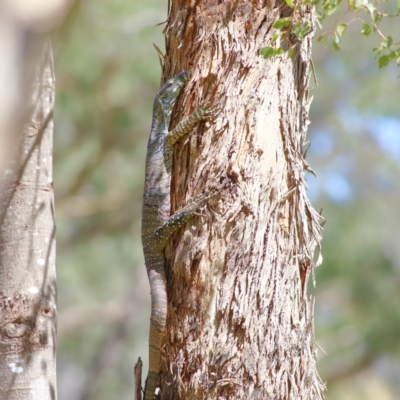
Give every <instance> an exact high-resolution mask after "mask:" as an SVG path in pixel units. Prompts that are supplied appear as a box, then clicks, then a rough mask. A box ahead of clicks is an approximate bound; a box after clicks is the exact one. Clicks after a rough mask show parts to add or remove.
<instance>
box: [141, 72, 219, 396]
mask: <svg viewBox="0 0 400 400" xmlns="http://www.w3.org/2000/svg"><path fill="white" fill-rule="evenodd" d="M187 77H188V74H187V73H186V72H182V73H180V74H179V75H177V76H175V77H174V78H171V79H170V80H168V81H167V82H166V83H165V84H164V86H162V87H161V89H160V90H159V92H158V93H157V96H156V98H155V100H154V106H153V122H152V127H151V133H150V138H149V142H148V146H147V156H146V173H145V185H144V194H143V209H142V244H143V253H144V258H145V264H146V269H147V274H148V278H149V282H150V289H151V318H150V335H149V373H148V376H147V382H146V385H145V396H144V400H153V399H154V396H155V389H156V387H157V385H158V376H159V371H160V363H161V355H160V349H161V345H162V340H163V335H164V330H165V323H166V318H167V291H166V278H165V269H164V268H165V258H164V248H165V245H166V244H167V242H168V239H169V238H170V237H171V235H172V233H173V232H174V231H175V230H176V229H178V228H179V227H180V226H182V225H184V224H185V223H186V222H187V221H188V220H189V219H190V218H191V217H192V216H193V215H194V214H195V212H196V210H197V209H198V208H199V207H200V206H201V205H202V204H203V203H204V202H205V201H207V200H208V199H209V198H210V197H211V196H208V195H207V194H203V195H200V196H198V197H197V198H195V199H194V200H193V201H192V202H191V203H189V204H188V205H187V206H186V207H185V208H183V209H182V210H180V211H178V212H177V213H175V214H174V215H173V216H172V217H170V210H171V199H170V189H171V169H172V158H173V145H174V143H175V142H176V141H177V140H179V139H180V138H181V137H183V136H184V135H185V134H187V133H188V132H189V131H190V130H191V129H192V128H193V127H194V126H195V125H196V124H197V123H198V122H199V121H201V120H203V119H205V118H207V117H208V116H210V115H212V113H213V112H214V110H215V109H214V107H212V106H211V105H206V106H205V107H203V108H198V109H197V110H196V111H195V112H194V113H193V114H191V115H190V116H188V117H186V118H184V119H183V120H182V121H181V122H180V123H179V124H178V125H177V126H176V128H175V129H173V130H172V131H171V132H169V131H168V127H169V123H170V119H171V114H172V110H173V107H174V105H175V103H176V100H177V98H178V95H179V92H180V91H181V89H182V87H183V85H184V83H185V82H186V80H187Z"/></svg>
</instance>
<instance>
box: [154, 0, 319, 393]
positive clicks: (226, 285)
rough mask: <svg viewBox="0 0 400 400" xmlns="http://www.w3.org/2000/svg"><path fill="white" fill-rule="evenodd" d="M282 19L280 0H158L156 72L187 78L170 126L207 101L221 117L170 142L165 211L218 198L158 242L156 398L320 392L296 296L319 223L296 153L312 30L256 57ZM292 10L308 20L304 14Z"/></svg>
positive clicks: (302, 133) (305, 307)
mask: <svg viewBox="0 0 400 400" xmlns="http://www.w3.org/2000/svg"><path fill="white" fill-rule="evenodd" d="M292 13H293V10H291V9H290V8H289V7H288V6H287V5H286V3H284V2H273V1H268V2H261V1H219V2H217V1H190V2H189V1H170V5H169V16H168V20H167V25H166V28H165V35H166V55H165V57H164V59H163V60H162V63H163V78H164V80H165V79H167V78H168V77H171V76H174V75H175V74H177V73H179V72H181V71H183V70H187V71H188V72H189V81H188V83H187V85H186V87H185V89H184V91H183V94H181V97H180V99H179V103H178V106H177V107H176V110H175V112H174V115H173V123H172V126H174V125H175V124H176V123H177V122H178V121H179V120H180V119H182V118H183V116H184V115H188V114H190V113H191V112H193V110H194V109H195V108H196V107H198V105H200V104H202V103H204V102H206V101H210V100H211V101H212V102H215V103H219V104H220V106H221V113H220V114H219V115H218V117H217V118H216V119H215V120H214V121H212V122H206V123H203V124H201V125H200V126H199V127H198V129H197V130H196V131H195V132H193V133H192V134H191V135H190V136H189V137H188V138H187V139H186V140H185V139H183V140H182V141H181V142H180V143H178V144H177V145H176V146H175V151H174V169H173V182H172V188H171V196H172V207H173V210H171V212H174V211H176V210H177V209H179V208H181V207H183V206H184V205H185V204H186V203H187V202H188V201H189V199H190V196H193V197H194V196H197V195H198V194H200V193H202V192H204V191H205V190H207V191H208V192H210V193H216V194H218V195H219V197H217V198H214V199H211V200H210V201H209V203H208V205H207V206H206V207H204V210H203V211H202V215H201V216H198V217H196V218H195V219H194V220H193V221H191V222H190V223H188V224H187V226H186V228H185V229H184V230H180V231H179V232H177V233H176V234H175V236H174V240H171V242H170V244H169V245H168V247H167V250H166V257H167V265H168V266H167V273H168V303H169V309H168V321H167V332H166V340H165V345H164V346H163V349H162V372H161V398H162V399H260V400H265V399H320V398H323V390H324V385H323V384H322V382H321V380H320V378H319V376H318V374H317V370H316V349H315V346H314V326H313V300H312V299H311V298H310V297H308V295H307V293H306V290H307V281H308V278H309V276H310V274H311V273H312V271H313V268H314V267H315V262H314V261H313V255H314V250H315V248H316V247H318V248H319V247H320V241H321V227H320V225H319V219H320V216H319V215H318V213H317V212H316V211H315V210H314V209H313V208H312V206H311V205H310V202H309V200H308V199H307V196H306V181H305V174H304V169H305V166H306V165H308V164H306V161H305V160H304V157H303V153H302V152H303V146H304V145H305V141H306V131H307V126H308V124H309V121H308V109H309V104H310V99H309V89H308V85H309V79H310V70H309V65H310V60H311V45H312V36H313V30H312V29H311V30H310V32H309V34H308V35H306V37H305V39H304V40H303V41H301V42H299V41H298V40H297V39H296V37H294V36H293V35H290V34H283V36H282V39H281V41H280V45H281V46H282V48H283V49H284V50H287V49H288V48H289V47H290V45H293V44H296V46H295V51H294V55H293V57H292V58H288V57H287V55H285V54H283V55H282V56H276V57H273V58H271V59H268V60H265V59H264V58H262V57H260V55H259V52H260V49H261V48H262V47H264V46H271V37H272V35H273V34H274V33H275V32H276V31H275V30H274V29H273V28H272V24H273V23H274V22H275V21H276V20H277V19H279V18H281V17H285V16H289V15H292ZM295 18H297V20H298V21H301V22H305V21H309V22H311V23H313V20H314V11H313V9H312V8H310V7H302V8H300V9H298V10H297V11H296V15H295ZM185 193H186V195H184V194H185ZM318 263H319V261H318Z"/></svg>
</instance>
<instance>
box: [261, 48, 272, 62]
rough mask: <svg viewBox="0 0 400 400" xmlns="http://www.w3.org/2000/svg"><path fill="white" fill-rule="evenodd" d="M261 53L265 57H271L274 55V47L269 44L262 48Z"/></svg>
mask: <svg viewBox="0 0 400 400" xmlns="http://www.w3.org/2000/svg"><path fill="white" fill-rule="evenodd" d="M260 55H261V56H263V57H264V58H265V59H267V58H270V57H272V56H273V55H274V49H273V48H272V47H269V46H265V47H263V48H262V49H261V50H260Z"/></svg>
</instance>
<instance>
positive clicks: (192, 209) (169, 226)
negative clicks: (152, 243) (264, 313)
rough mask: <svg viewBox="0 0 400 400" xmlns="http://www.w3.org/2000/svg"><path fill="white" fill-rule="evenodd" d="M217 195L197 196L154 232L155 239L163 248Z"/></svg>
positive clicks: (205, 194)
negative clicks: (174, 234) (177, 231)
mask: <svg viewBox="0 0 400 400" xmlns="http://www.w3.org/2000/svg"><path fill="white" fill-rule="evenodd" d="M215 196H216V195H215V194H212V195H210V194H208V193H207V192H206V193H204V194H201V195H200V196H197V197H196V198H195V199H194V200H192V201H191V202H190V203H189V204H188V205H187V206H186V207H184V208H182V209H181V210H179V211H177V212H176V213H175V214H174V215H172V216H171V217H170V218H169V219H168V221H167V222H165V224H163V225H161V226H160V227H159V228H157V229H156V231H155V232H154V237H155V239H156V241H157V243H159V244H160V246H161V247H164V246H165V245H166V244H167V242H168V240H169V238H170V237H171V235H172V234H173V233H174V232H175V231H176V230H177V229H178V228H180V227H181V226H183V225H184V224H185V223H186V222H187V221H188V220H189V219H190V218H192V217H193V216H194V215H196V211H197V210H198V209H199V208H200V207H201V206H202V205H203V204H204V203H205V202H206V201H207V200H209V199H211V198H212V197H215Z"/></svg>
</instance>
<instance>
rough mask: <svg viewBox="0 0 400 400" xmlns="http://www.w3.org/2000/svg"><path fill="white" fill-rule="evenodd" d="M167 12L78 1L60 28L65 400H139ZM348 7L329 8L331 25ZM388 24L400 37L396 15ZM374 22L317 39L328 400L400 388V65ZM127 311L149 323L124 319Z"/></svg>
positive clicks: (316, 183)
mask: <svg viewBox="0 0 400 400" xmlns="http://www.w3.org/2000/svg"><path fill="white" fill-rule="evenodd" d="M388 4H392V3H391V2H389V3H388ZM159 7H160V3H159V2H158V1H151V0H149V1H146V2H143V3H141V2H140V1H137V2H126V1H124V0H120V1H117V2H113V3H109V2H102V1H100V0H98V1H93V2H91V3H85V4H83V3H82V4H80V3H78V5H77V7H76V9H75V10H74V13H73V14H72V15H71V17H70V19H69V21H68V23H67V24H66V25H65V27H64V28H63V30H62V31H60V33H59V34H58V35H57V37H56V38H55V43H54V46H55V47H54V48H55V54H56V55H55V62H56V76H57V90H58V95H57V96H58V97H57V105H56V113H55V118H56V137H55V140H56V142H55V187H56V195H57V200H56V204H57V224H58V232H57V234H58V271H59V274H58V277H59V281H60V284H59V307H60V310H61V315H60V318H59V334H60V335H59V339H60V343H59V353H58V361H59V387H60V390H59V395H60V398H61V399H68V400H73V399H78V398H83V397H82V393H83V390H84V388H85V387H87V386H91V393H92V396H93V397H92V398H96V399H100V400H101V399H109V398H110V397H115V396H119V397H120V398H127V399H128V398H132V397H133V393H132V391H133V387H132V373H131V368H132V365H133V364H134V363H135V361H136V359H137V356H139V355H141V356H143V355H145V354H146V353H147V350H146V348H147V330H148V315H149V303H148V301H149V290H148V287H147V278H146V272H145V268H144V266H143V259H142V250H141V246H140V236H139V232H140V205H141V190H142V189H141V187H142V184H143V174H144V172H143V167H144V155H145V148H146V143H147V139H148V134H149V130H150V124H151V104H152V101H153V99H154V95H155V93H156V92H157V88H158V87H159V84H160V80H159V77H160V71H159V64H158V62H157V54H156V52H154V51H153V50H152V43H153V42H154V43H156V44H157V45H158V46H159V47H161V48H162V44H163V42H164V40H163V38H162V35H161V31H162V27H161V28H160V27H159V26H158V27H156V26H155V25H156V24H158V23H159V22H161V21H164V20H165V19H166V9H165V7H166V4H164V8H163V9H160V8H159ZM344 11H345V9H344V8H342V9H340V8H339V12H340V13H343V12H344ZM336 18H337V17H336V16H334V17H333V18H331V19H329V17H328V19H327V21H326V25H325V27H326V29H327V30H328V31H330V30H331V27H332V28H333V31H335V26H336V25H334V22H335V19H336ZM383 23H384V24H386V25H385V26H386V27H387V29H388V31H387V32H386V31H385V32H386V33H387V34H392V35H393V34H394V33H395V31H396V29H395V28H396V27H397V22H396V21H395V19H391V20H387V21H383ZM361 29H362V25H361V24H360V25H356V24H351V25H349V26H348V27H347V30H346V32H345V35H344V37H343V40H342V42H341V47H342V50H341V51H340V52H332V51H331V50H330V49H329V48H328V49H325V48H324V47H323V45H322V44H314V55H313V61H314V65H315V70H316V76H317V80H318V87H314V88H313V95H314V101H313V103H312V105H311V109H310V119H311V121H312V123H311V125H310V129H309V136H308V137H309V139H310V141H311V144H312V145H311V148H310V150H309V152H308V155H309V156H308V161H309V162H310V164H311V166H312V168H313V169H314V170H315V171H316V173H317V175H318V179H315V178H314V177H312V176H311V175H308V176H307V184H308V186H309V197H310V199H311V200H312V203H313V204H315V205H316V206H317V208H318V209H319V208H320V207H323V209H324V211H323V214H324V216H325V217H326V219H327V224H326V225H325V227H324V238H325V240H324V243H323V246H324V247H323V250H324V251H323V255H324V264H323V266H322V267H321V268H318V269H317V270H316V279H317V282H318V283H317V287H316V290H315V291H314V290H313V289H312V288H310V289H311V290H313V293H314V294H315V296H316V297H317V302H316V307H315V315H316V318H315V322H316V340H317V343H319V344H320V345H321V347H322V348H324V350H325V351H326V352H327V353H328V354H327V355H324V354H323V353H322V352H319V371H320V374H321V377H322V380H323V381H328V382H329V391H328V392H326V398H327V399H328V400H332V399H343V398H360V397H363V398H366V399H375V398H376V397H377V396H378V397H379V398H382V399H396V393H397V392H398V391H399V390H400V388H399V387H398V382H400V376H399V375H398V371H400V367H399V344H398V340H397V333H396V332H398V330H399V326H400V317H399V315H398V307H397V304H398V303H399V300H400V299H399V298H398V297H399V294H398V290H397V287H398V285H399V282H400V277H399V273H398V270H399V269H398V265H399V250H398V246H397V242H396V238H397V237H398V226H400V225H399V221H398V215H400V213H399V210H398V202H397V199H398V197H399V193H398V190H399V187H398V184H397V182H398V181H399V166H398V162H397V160H398V158H399V152H400V146H399V142H398V135H397V134H396V132H398V124H399V122H398V118H397V114H398V110H397V104H398V102H399V99H398V91H397V90H396V89H395V86H394V85H395V84H396V83H395V82H397V81H396V78H397V75H398V71H397V70H396V68H395V65H394V64H393V63H391V64H389V65H388V67H387V68H386V69H385V70H382V72H381V73H378V65H377V62H376V61H374V59H373V55H374V54H373V53H372V48H373V47H378V46H379V44H380V41H379V40H378V39H377V38H376V39H372V40H375V42H374V41H372V42H371V41H370V40H371V39H370V38H371V36H369V37H368V40H366V39H365V38H364V37H363V35H362V34H360V32H359V31H360V30H361ZM382 29H383V27H382ZM385 29H386V28H385ZM316 37H319V33H317V34H316ZM94 43H95V44H96V45H93V44H94ZM322 43H323V42H322ZM264 45H267V43H264ZM392 64H393V65H392ZM311 82H312V83H313V82H314V79H312V81H311ZM99 110H100V112H99ZM132 282H136V283H137V284H136V285H135V288H136V290H135V291H133V290H132ZM126 312H129V313H130V312H134V313H135V315H136V316H137V318H136V319H135V320H134V321H129V322H126V314H125V313H126ZM123 321H125V325H124V323H123ZM132 348H133V349H134V350H133V351H132ZM367 356H368V357H367ZM145 363H146V360H145ZM144 369H146V365H145V368H144ZM71 382H73V385H72V384H71ZM71 387H72V388H71ZM86 393H88V391H87V392H86ZM87 396H88V395H87ZM86 398H89V397H86Z"/></svg>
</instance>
